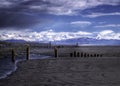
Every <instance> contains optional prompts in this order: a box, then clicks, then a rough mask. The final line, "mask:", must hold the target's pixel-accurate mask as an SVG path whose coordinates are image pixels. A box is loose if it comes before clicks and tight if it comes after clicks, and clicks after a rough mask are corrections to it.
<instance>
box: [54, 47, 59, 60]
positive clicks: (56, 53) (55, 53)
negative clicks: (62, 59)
mask: <svg viewBox="0 0 120 86" xmlns="http://www.w3.org/2000/svg"><path fill="white" fill-rule="evenodd" d="M54 55H55V57H56V58H57V57H58V50H57V48H56V47H55V48H54Z"/></svg>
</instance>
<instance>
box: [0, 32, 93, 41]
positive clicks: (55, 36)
mask: <svg viewBox="0 0 120 86" xmlns="http://www.w3.org/2000/svg"><path fill="white" fill-rule="evenodd" d="M91 35H92V34H91V33H89V32H83V31H79V32H54V31H52V30H48V31H42V32H31V31H24V32H23V31H14V32H12V31H11V32H2V34H0V40H7V39H23V40H26V41H58V40H65V39H70V38H79V37H89V36H91Z"/></svg>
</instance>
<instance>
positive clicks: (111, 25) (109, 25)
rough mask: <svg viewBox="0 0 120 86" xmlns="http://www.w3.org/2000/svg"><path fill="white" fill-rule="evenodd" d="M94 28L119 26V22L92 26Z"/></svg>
mask: <svg viewBox="0 0 120 86" xmlns="http://www.w3.org/2000/svg"><path fill="white" fill-rule="evenodd" d="M94 27H95V28H110V27H112V28H120V24H106V25H98V26H94Z"/></svg>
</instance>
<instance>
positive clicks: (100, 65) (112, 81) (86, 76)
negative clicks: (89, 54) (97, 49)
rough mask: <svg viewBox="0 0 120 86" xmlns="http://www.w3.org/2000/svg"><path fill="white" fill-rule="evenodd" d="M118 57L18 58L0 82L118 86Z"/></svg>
mask: <svg viewBox="0 0 120 86" xmlns="http://www.w3.org/2000/svg"><path fill="white" fill-rule="evenodd" d="M119 65H120V59H119V57H110V58H109V57H102V58H78V57H76V58H69V57H66V58H65V57H61V58H60V57H59V58H51V59H41V60H29V61H22V62H19V63H18V64H17V66H18V69H17V70H16V71H15V72H14V73H12V74H11V75H9V76H8V77H7V78H5V79H1V80H0V86H120V73H119V72H120V66H119Z"/></svg>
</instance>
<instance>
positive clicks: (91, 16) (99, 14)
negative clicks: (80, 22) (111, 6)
mask: <svg viewBox="0 0 120 86" xmlns="http://www.w3.org/2000/svg"><path fill="white" fill-rule="evenodd" d="M83 16H84V17H89V18H95V17H100V16H120V12H114V13H91V14H88V15H83Z"/></svg>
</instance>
